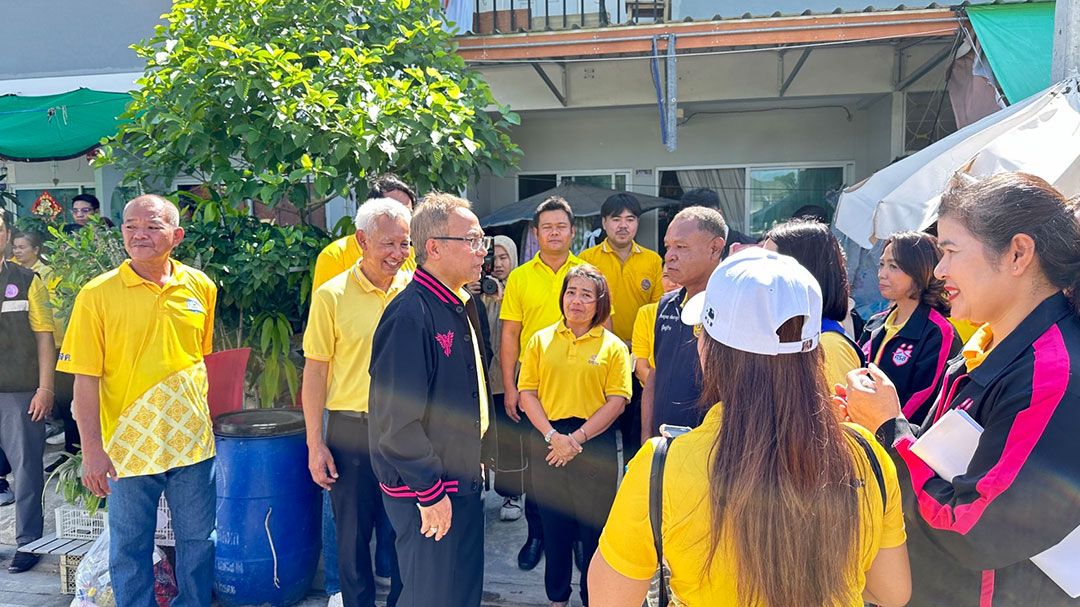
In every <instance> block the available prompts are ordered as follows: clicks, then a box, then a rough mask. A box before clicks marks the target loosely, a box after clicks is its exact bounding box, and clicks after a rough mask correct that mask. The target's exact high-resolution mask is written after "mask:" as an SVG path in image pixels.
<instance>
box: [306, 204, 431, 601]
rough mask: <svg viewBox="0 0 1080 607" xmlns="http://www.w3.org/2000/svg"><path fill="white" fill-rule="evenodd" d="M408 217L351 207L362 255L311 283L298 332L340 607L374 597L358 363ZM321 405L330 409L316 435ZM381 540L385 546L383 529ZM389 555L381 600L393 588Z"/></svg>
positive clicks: (378, 503) (397, 264) (395, 277)
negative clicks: (330, 514)
mask: <svg viewBox="0 0 1080 607" xmlns="http://www.w3.org/2000/svg"><path fill="white" fill-rule="evenodd" d="M410 220H411V213H409V209H407V208H406V207H405V206H403V205H401V204H400V203H398V202H397V201H394V200H391V199H389V198H376V199H373V200H369V201H367V202H366V203H364V204H363V205H362V206H361V207H360V210H359V211H358V212H357V213H356V239H357V241H358V242H359V244H360V246H361V247H362V248H363V250H364V251H365V254H364V257H363V258H362V259H361V260H360V261H359V262H358V263H357V264H356V265H354V266H353V267H352V269H351V270H349V271H347V272H343V273H341V274H339V275H337V276H335V277H333V278H331V279H330V280H328V281H327V282H325V283H324V284H323V285H322V286H321V287H319V288H318V289H317V290H316V291H315V294H314V295H313V296H312V300H311V312H310V315H309V316H308V326H307V331H306V332H305V333H304V357H305V358H306V359H307V360H306V361H305V364H304V382H303V390H304V394H303V403H304V418H305V421H306V424H307V443H308V468H309V469H310V471H311V478H312V480H314V481H315V482H316V483H317V484H318V485H319V486H321V487H323V488H324V489H327V490H329V491H330V501H331V504H332V505H333V509H334V522H335V525H336V528H337V531H336V538H337V551H338V552H337V554H338V574H339V576H340V581H341V599H342V603H341V604H343V605H344V606H345V607H358V606H363V607H373V606H374V605H375V580H374V577H373V576H372V563H371V556H370V552H369V551H368V545H369V544H370V543H371V536H372V532H373V531H374V529H375V524H376V521H377V520H378V518H379V517H380V516H381V515H382V514H381V513H382V512H383V506H382V497H381V495H382V494H381V492H380V491H379V483H378V481H377V480H376V479H375V475H374V473H373V471H372V469H371V450H370V447H369V443H368V389H369V387H370V385H371V376H370V375H369V373H368V366H369V364H370V363H371V344H372V338H373V337H374V334H375V328H376V327H377V326H378V325H379V320H380V319H381V318H382V314H383V310H385V309H386V305H387V304H388V303H390V301H391V300H392V299H393V298H394V297H396V296H397V294H398V293H400V292H401V290H402V289H404V288H405V286H406V285H408V284H409V279H410V273H409V272H407V271H405V270H403V269H402V264H403V263H404V262H405V258H406V257H408V255H409V221H410ZM324 409H326V410H329V412H330V413H329V418H328V421H327V429H326V439H325V441H324V440H323V428H322V422H323V410H324ZM385 539H388V540H389V545H390V547H391V550H392V544H393V537H392V534H391V537H390V538H385ZM392 556H393V558H391V559H390V560H391V561H392V565H391V570H390V571H389V573H390V576H389V577H390V580H391V587H390V597H389V599H388V601H387V603H388V604H389V605H394V604H395V603H396V601H397V598H398V595H399V594H400V593H401V580H400V575H399V574H398V571H397V558H396V555H392Z"/></svg>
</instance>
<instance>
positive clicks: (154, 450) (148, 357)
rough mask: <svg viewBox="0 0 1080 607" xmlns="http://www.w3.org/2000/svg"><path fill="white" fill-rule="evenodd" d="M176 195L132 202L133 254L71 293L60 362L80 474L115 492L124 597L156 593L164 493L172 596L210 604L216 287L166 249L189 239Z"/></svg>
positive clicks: (128, 231)
mask: <svg viewBox="0 0 1080 607" xmlns="http://www.w3.org/2000/svg"><path fill="white" fill-rule="evenodd" d="M179 223H180V215H179V212H178V211H177V209H176V207H175V206H174V205H173V204H172V203H171V202H169V201H168V200H166V199H164V198H162V197H160V196H155V195H144V196H139V197H137V198H135V199H134V200H132V201H131V202H129V203H128V204H127V206H125V207H124V222H123V225H122V227H121V232H122V234H123V237H124V249H125V250H126V251H127V253H128V256H129V258H130V259H128V260H126V261H124V263H122V264H120V267H119V268H117V269H115V270H111V271H109V272H106V273H105V274H102V275H101V276H98V277H97V278H95V279H93V280H91V281H90V282H89V283H87V284H86V286H84V287H83V289H82V291H80V292H79V295H78V297H76V299H75V306H74V309H73V310H72V313H71V321H70V322H69V323H68V329H67V333H66V334H65V336H64V345H63V347H62V348H61V350H60V362H59V364H58V365H57V369H58V370H60V371H64V372H66V373H71V374H73V375H74V376H75V403H76V405H75V418H76V421H77V422H78V425H79V433H80V435H81V436H82V441H83V442H82V448H83V484H84V485H86V487H87V488H88V489H89V490H90V491H92V492H93V493H94V494H95V495H98V496H101V497H105V496H108V497H109V523H110V524H109V542H110V543H109V575H110V578H111V580H112V587H113V591H114V593H115V597H116V605H117V607H129V606H134V605H138V606H142V605H146V604H147V598H146V597H148V596H153V594H154V572H153V560H152V556H153V553H154V528H155V527H156V525H157V505H158V498H159V497H160V496H161V494H162V492H164V493H165V499H166V500H167V501H168V503H169V509H170V510H171V511H172V525H173V533H174V534H175V536H176V579H177V585H178V587H179V591H180V594H179V596H178V597H177V598H176V600H175V603H176V604H182V605H200V606H203V607H209V605H210V589H211V585H212V583H213V569H214V544H213V542H212V541H211V539H210V536H211V533H212V532H213V530H214V519H215V515H214V512H215V502H216V500H217V491H216V487H215V485H214V466H213V460H214V435H213V432H212V430H211V423H210V410H209V407H208V406H207V402H206V392H207V381H206V365H205V364H204V362H203V357H204V356H205V355H207V354H209V353H210V352H211V350H212V349H213V329H214V306H215V304H216V301H217V287H216V286H215V285H214V283H213V282H212V281H211V280H210V279H209V278H208V277H207V276H206V275H205V274H203V273H202V272H200V271H198V270H196V269H194V268H190V267H188V266H186V265H184V264H182V263H180V262H178V261H176V260H174V259H172V258H171V257H170V256H171V254H172V251H173V249H174V248H175V247H176V245H178V244H180V241H181V240H183V238H184V230H183V228H181V227H180V226H179Z"/></svg>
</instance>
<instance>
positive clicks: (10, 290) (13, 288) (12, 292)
mask: <svg viewBox="0 0 1080 607" xmlns="http://www.w3.org/2000/svg"><path fill="white" fill-rule="evenodd" d="M18 294H19V287H18V286H17V285H12V284H9V285H8V286H7V288H5V289H4V297H7V298H11V297H15V296H16V295H18Z"/></svg>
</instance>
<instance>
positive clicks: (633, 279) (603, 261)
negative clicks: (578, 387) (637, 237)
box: [578, 239, 664, 343]
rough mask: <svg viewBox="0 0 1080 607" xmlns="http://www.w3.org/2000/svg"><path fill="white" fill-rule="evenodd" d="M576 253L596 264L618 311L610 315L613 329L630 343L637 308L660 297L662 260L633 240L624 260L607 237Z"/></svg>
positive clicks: (586, 260)
mask: <svg viewBox="0 0 1080 607" xmlns="http://www.w3.org/2000/svg"><path fill="white" fill-rule="evenodd" d="M578 257H580V258H581V259H582V260H583V261H585V262H586V263H590V264H592V265H594V266H596V269H598V270H600V273H601V274H603V275H604V278H606V279H607V282H608V289H609V290H610V291H611V305H612V308H614V309H618V311H619V313H618V314H616V315H613V316H612V317H611V326H612V329H614V331H615V335H618V336H619V339H621V340H623V341H624V342H626V343H630V341H631V339H632V337H633V334H634V321H635V320H636V319H637V311H638V308H640V307H641V306H643V305H645V304H647V303H652V302H657V301H660V296H661V295H663V294H664V285H663V283H662V282H661V278H663V275H664V262H663V261H662V260H661V259H660V256H659V255H657V254H656V252H655V251H650V250H649V249H646V248H645V247H643V246H641V245H639V244H638V243H636V242H635V243H633V244H631V247H630V256H629V257H627V258H626V261H625V262H624V261H623V260H622V259H620V258H619V254H618V253H616V252H615V250H614V249H612V248H611V246H609V245H608V242H607V240H606V239H605V240H604V241H603V242H601V243H600V244H598V245H596V246H595V247H591V248H588V249H585V250H584V251H582V252H581V255H579V256H578Z"/></svg>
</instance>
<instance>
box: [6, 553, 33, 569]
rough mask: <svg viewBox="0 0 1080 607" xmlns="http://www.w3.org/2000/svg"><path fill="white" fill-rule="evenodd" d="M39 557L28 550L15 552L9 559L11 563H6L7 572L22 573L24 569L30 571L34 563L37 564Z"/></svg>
mask: <svg viewBox="0 0 1080 607" xmlns="http://www.w3.org/2000/svg"><path fill="white" fill-rule="evenodd" d="M40 560H41V557H40V556H38V555H36V554H31V553H29V552H16V553H15V556H14V557H13V558H12V559H11V564H10V565H8V568H7V570H8V573H22V572H24V571H30V570H31V569H33V568H34V565H37V564H38V561H40Z"/></svg>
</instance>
